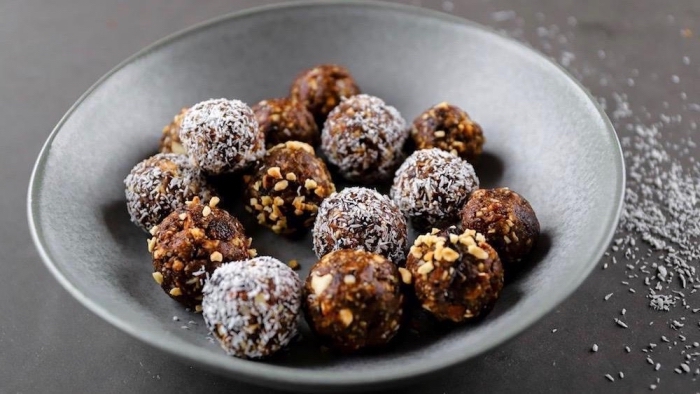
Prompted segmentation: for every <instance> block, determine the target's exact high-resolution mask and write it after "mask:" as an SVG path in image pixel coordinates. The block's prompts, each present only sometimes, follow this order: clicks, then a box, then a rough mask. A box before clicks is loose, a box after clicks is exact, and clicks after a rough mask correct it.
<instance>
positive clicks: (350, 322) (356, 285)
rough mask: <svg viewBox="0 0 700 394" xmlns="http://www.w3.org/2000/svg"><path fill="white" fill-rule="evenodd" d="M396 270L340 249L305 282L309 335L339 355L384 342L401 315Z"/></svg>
mask: <svg viewBox="0 0 700 394" xmlns="http://www.w3.org/2000/svg"><path fill="white" fill-rule="evenodd" d="M398 277H399V274H398V271H397V269H396V266H395V265H394V264H393V263H392V262H391V261H389V260H387V259H386V258H384V257H382V256H380V255H377V254H373V253H369V252H366V251H362V250H349V249H346V250H338V251H335V252H332V253H329V254H327V255H325V256H323V258H322V259H321V260H320V261H318V262H317V263H316V264H315V265H314V266H313V267H312V268H311V272H310V273H309V276H308V277H307V278H306V284H305V286H304V310H305V312H306V320H307V321H308V322H309V326H311V328H312V330H313V331H314V332H315V333H316V334H317V335H318V336H320V337H321V338H322V339H323V340H324V341H326V342H328V343H329V344H330V345H331V346H333V347H334V348H336V349H338V350H340V351H343V352H353V351H356V350H359V349H362V348H367V347H377V346H381V345H384V344H386V343H388V342H389V341H390V340H391V338H393V337H394V335H395V334H396V332H397V331H398V330H399V323H400V321H401V315H402V313H403V310H402V304H403V295H402V294H401V292H400V287H401V284H400V283H399V279H398Z"/></svg>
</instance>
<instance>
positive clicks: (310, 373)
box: [27, 0, 626, 388]
mask: <svg viewBox="0 0 700 394" xmlns="http://www.w3.org/2000/svg"><path fill="white" fill-rule="evenodd" d="M336 6H342V7H358V8H366V9H374V10H380V11H381V10H384V11H387V10H388V11H392V12H397V13H404V14H409V15H412V16H417V17H421V18H426V19H435V20H440V21H443V22H448V23H453V24H460V25H463V26H468V27H470V28H474V29H477V30H480V31H482V32H486V33H489V34H492V35H495V36H497V38H498V39H501V40H505V41H508V42H509V43H510V44H511V45H515V46H516V47H520V49H523V50H525V52H526V53H529V54H530V55H531V56H534V57H537V58H539V60H542V61H544V62H546V63H548V64H549V65H552V66H554V67H555V68H556V69H558V70H559V71H560V72H561V73H562V74H563V75H564V76H565V77H566V78H565V79H567V80H568V82H569V83H571V85H572V86H573V87H574V88H575V89H576V90H578V91H579V92H580V93H582V94H584V95H585V97H587V98H588V99H589V100H590V102H591V104H592V105H593V107H594V108H595V110H596V111H597V112H598V115H599V116H600V117H601V119H602V120H603V122H604V124H605V128H606V129H607V131H608V133H609V137H610V139H611V143H612V145H613V149H614V147H615V146H616V147H617V149H615V153H616V154H617V161H616V162H615V163H614V164H615V168H614V170H615V172H616V173H615V175H616V177H617V186H618V187H617V190H616V191H615V195H614V196H613V197H612V198H614V200H615V201H617V204H616V205H615V206H614V207H613V209H612V210H611V211H610V212H607V215H606V218H607V219H606V220H605V222H604V223H602V224H603V226H601V228H604V231H602V232H601V233H599V235H598V239H597V240H596V241H595V247H594V248H591V249H590V250H592V251H594V252H592V253H591V254H590V256H588V258H589V259H590V260H589V261H590V263H589V264H588V265H587V266H586V267H584V268H583V269H582V275H580V276H578V277H576V278H574V279H572V280H571V283H570V284H571V285H570V286H566V287H562V288H561V289H560V290H559V291H557V292H556V293H554V294H552V296H551V297H548V298H547V299H546V301H545V302H544V303H543V304H541V305H540V308H539V309H538V310H537V311H535V312H533V313H531V314H528V315H526V316H524V318H523V319H522V320H521V321H520V324H519V325H517V326H511V327H508V329H506V330H504V331H501V332H498V333H495V334H494V335H493V336H492V337H490V338H489V339H487V340H485V341H481V342H480V343H479V344H478V345H476V346H474V347H472V348H470V349H468V350H466V351H464V352H450V353H446V354H444V356H443V357H441V358H440V359H439V360H438V361H437V362H433V363H430V364H425V363H413V364H408V365H406V364H403V365H397V366H393V367H390V368H381V369H377V370H374V371H370V372H365V373H363V374H358V373H352V372H347V371H346V372H342V371H322V370H301V369H295V368H290V367H286V366H280V365H273V364H266V363H264V362H263V363H261V362H255V361H249V360H243V359H237V358H233V357H230V358H228V359H229V361H228V362H226V363H223V364H221V363H218V362H217V361H219V359H220V358H217V357H212V356H211V354H210V351H208V350H205V349H204V348H203V347H201V346H197V345H194V344H186V345H187V346H184V347H181V348H180V347H178V348H173V347H172V346H171V342H169V341H168V339H167V337H163V336H159V335H157V334H156V333H151V332H146V331H139V330H138V329H136V328H135V327H134V326H133V325H132V324H131V323H130V322H129V321H126V320H124V319H122V318H120V317H118V316H115V315H113V314H112V313H111V312H110V311H109V310H108V309H106V308H103V307H102V306H101V305H99V304H97V303H96V302H94V301H92V300H91V299H90V298H89V297H88V296H87V295H86V294H85V293H83V291H82V290H81V289H79V288H78V287H77V286H76V285H74V284H73V283H72V282H71V281H70V280H69V279H68V278H67V277H66V276H65V275H64V273H63V272H62V271H61V269H60V268H59V267H58V265H56V263H54V258H53V256H52V255H51V254H50V252H49V248H48V247H47V242H46V240H45V238H44V234H43V233H42V231H41V230H40V221H41V220H40V218H39V211H38V193H39V190H40V189H41V184H42V182H43V178H44V167H45V164H46V161H47V158H48V156H49V151H50V150H51V145H52V142H53V140H54V139H55V137H56V136H57V135H58V133H59V132H60V130H61V129H62V128H63V126H64V124H65V123H66V121H67V120H68V119H69V118H70V116H71V115H72V114H73V113H74V112H75V111H76V109H77V108H78V107H79V106H80V105H81V104H82V103H83V102H84V101H85V100H86V99H87V98H88V97H90V96H91V95H92V94H93V93H94V92H95V91H96V90H97V89H98V88H99V87H100V86H101V85H102V84H103V83H104V82H105V81H106V80H108V79H109V78H110V77H111V76H112V75H114V74H115V73H117V72H119V71H120V70H121V69H122V68H124V67H126V66H127V65H129V64H132V63H133V62H134V61H136V60H138V59H139V58H141V57H144V56H147V55H149V54H150V53H152V52H154V51H156V50H158V49H161V48H163V47H165V46H167V45H168V44H170V43H173V42H176V41H177V40H179V39H180V38H182V37H185V36H187V35H190V34H193V33H196V32H199V31H203V30H206V29H207V28H210V27H212V26H214V25H217V24H220V23H224V22H228V21H232V20H236V19H242V18H247V17H251V16H255V15H257V14H261V13H268V12H275V11H279V10H287V9H298V8H304V7H314V8H315V7H336ZM625 174H626V173H625V163H624V157H623V153H622V147H621V145H620V141H619V139H618V137H617V134H616V132H615V129H614V127H613V125H612V123H611V122H610V119H609V118H608V116H607V115H606V114H605V112H604V111H603V110H602V108H601V107H600V105H599V104H598V102H597V100H596V99H595V98H594V97H593V96H592V95H591V93H590V92H589V91H588V90H587V89H586V88H585V87H584V86H583V85H582V84H581V83H580V82H579V81H577V80H576V79H575V78H574V77H573V76H571V74H569V72H568V71H567V70H566V69H564V68H563V67H562V66H560V65H559V64H557V63H556V62H554V61H553V60H551V59H550V58H548V57H547V56H545V55H543V54H541V53H540V52H538V51H537V50H535V49H533V48H532V47H531V46H530V45H528V44H527V43H523V42H520V41H517V40H515V39H513V38H510V37H508V36H507V35H506V34H505V33H501V32H498V31H495V30H494V29H493V28H490V27H487V26H484V25H481V24H479V23H476V22H473V21H470V20H467V19H464V18H461V17H457V16H453V15H450V14H446V13H443V12H439V11H435V10H430V9H425V8H421V7H416V6H410V5H402V4H393V3H385V2H381V1H370V0H302V1H293V2H287V3H280V4H272V5H265V6H259V7H253V8H248V9H245V10H242V11H238V12H233V13H229V14H225V15H222V16H219V17H216V18H213V19H209V20H207V21H204V22H201V23H198V24H195V25H193V26H190V27H188V28H186V29H183V30H180V31H178V32H175V33H173V34H170V35H168V36H166V37H164V38H162V39H160V40H158V41H156V42H154V43H153V44H151V45H149V46H147V47H145V48H144V49H142V50H140V51H138V52H137V53H135V54H134V55H132V56H130V57H128V58H127V59H126V60H124V61H122V62H121V63H119V64H118V65H117V66H115V67H114V68H112V69H111V70H110V71H109V72H107V73H106V74H105V75H103V76H102V77H101V78H100V79H99V80H97V82H95V83H94V84H93V85H92V86H91V87H90V88H89V89H88V90H87V91H85V93H83V94H82V95H81V96H80V97H79V98H78V100H77V101H76V102H75V103H74V104H73V105H72V106H71V107H70V108H69V109H68V111H67V112H66V113H65V115H63V117H62V118H61V119H60V121H59V122H58V123H57V125H56V126H55V127H54V129H53V130H52V131H51V133H50V134H49V136H48V138H47V140H46V142H45V143H44V145H43V146H42V148H41V151H40V153H39V155H38V157H37V160H36V162H35V164H34V168H33V170H32V173H31V177H30V180H29V187H28V193H27V217H28V224H29V230H30V233H31V237H32V241H33V242H34V245H35V247H36V249H37V251H38V253H39V255H40V257H41V260H42V261H43V262H44V264H45V265H46V267H47V268H48V269H49V271H50V272H51V273H52V274H53V276H54V277H55V278H56V279H57V280H58V282H59V283H60V284H61V285H62V286H63V288H64V289H66V290H67V291H68V293H70V294H71V295H72V296H73V297H74V298H75V299H77V300H78V301H79V302H80V303H81V304H82V305H83V306H85V307H86V308H87V309H89V310H90V311H92V312H93V313H95V314H96V315H98V316H99V317H101V318H102V319H104V320H106V321H107V322H109V323H110V324H112V325H113V326H115V327H117V328H119V329H120V330H122V331H124V332H126V333H127V334H129V335H130V336H132V337H134V338H137V339H139V340H140V341H142V342H144V343H146V344H148V345H150V346H153V347H155V348H157V349H160V350H161V351H163V352H165V353H168V354H172V355H175V356H177V357H179V358H181V359H184V360H189V361H193V362H196V363H198V364H201V365H205V366H208V367H210V368H213V369H215V370H218V371H219V372H225V373H226V374H228V375H229V376H235V377H237V378H239V379H241V380H244V381H247V382H251V383H256V384H265V383H268V384H271V385H275V386H278V387H289V386H287V385H292V386H296V387H300V386H303V387H312V386H323V387H341V386H342V387H346V388H347V387H359V386H365V385H376V384H382V383H389V382H391V381H396V380H401V379H412V378H416V377H420V376H424V375H427V374H430V373H434V372H437V371H439V370H443V369H445V368H448V367H450V366H454V365H456V364H459V363H462V362H465V361H466V360H468V359H471V358H474V357H476V356H478V355H480V354H483V353H485V352H486V351H489V350H492V349H493V348H495V347H497V346H499V345H501V344H503V343H505V342H506V341H508V340H511V339H513V338H515V337H516V336H517V335H519V334H521V333H522V332H524V331H525V330H526V329H527V328H529V327H530V326H531V325H532V324H534V323H535V322H536V321H538V320H539V319H541V318H542V317H543V316H544V315H546V314H548V313H549V312H551V311H552V310H553V309H554V308H555V307H556V306H557V305H559V304H560V303H561V302H563V301H564V300H565V299H567V298H568V297H569V296H570V295H571V294H572V293H573V292H574V291H575V290H576V289H577V288H578V287H579V286H580V285H581V284H582V283H583V281H584V280H585V279H586V278H587V277H588V275H589V274H590V273H591V271H592V270H593V268H594V267H595V266H596V264H597V262H598V261H600V259H601V257H602V256H603V253H604V252H605V250H606V247H607V246H608V245H609V243H610V241H611V240H612V238H613V236H614V234H615V231H616V228H617V223H618V221H619V218H620V215H621V212H622V207H623V201H624V191H625V182H626V175H625ZM222 355H223V353H222Z"/></svg>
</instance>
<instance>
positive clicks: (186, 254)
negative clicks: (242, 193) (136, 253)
mask: <svg viewBox="0 0 700 394" xmlns="http://www.w3.org/2000/svg"><path fill="white" fill-rule="evenodd" d="M217 203H218V198H217V197H214V198H212V199H211V201H209V203H208V204H202V203H200V201H199V199H198V198H195V199H194V200H193V201H191V202H189V203H188V204H187V205H186V206H185V208H183V209H179V210H177V211H175V212H173V213H171V214H170V215H168V217H166V218H165V219H164V220H163V221H162V222H161V223H160V224H159V225H158V226H156V227H154V228H153V229H152V231H151V233H152V235H153V238H151V239H150V240H149V241H148V251H149V252H151V255H152V257H153V270H154V272H153V279H154V280H155V281H156V283H158V284H159V285H160V287H161V288H162V289H163V290H164V291H165V292H166V293H167V294H168V295H169V296H170V297H171V298H172V299H174V300H176V301H178V302H179V303H181V304H182V305H184V306H186V307H190V308H195V310H199V309H200V306H199V305H200V304H201V302H202V286H203V285H204V282H205V280H206V279H207V278H208V276H209V275H211V274H212V273H213V272H214V270H215V269H216V268H218V267H219V266H220V265H221V264H222V263H223V262H228V261H238V260H245V259H248V258H249V257H252V256H254V255H255V250H254V249H249V247H250V244H251V239H250V238H248V237H246V235H245V232H244V229H243V226H242V225H241V223H240V222H239V221H238V219H236V218H235V217H233V216H231V215H230V214H229V213H228V212H226V211H224V210H223V209H219V208H216V204H217Z"/></svg>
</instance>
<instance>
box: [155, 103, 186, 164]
mask: <svg viewBox="0 0 700 394" xmlns="http://www.w3.org/2000/svg"><path fill="white" fill-rule="evenodd" d="M188 110H189V108H187V107H185V108H183V109H181V110H180V112H178V114H177V115H175V117H174V118H173V120H172V122H170V124H168V125H167V126H165V127H163V132H162V134H161V136H160V144H159V146H158V150H159V151H160V152H162V153H177V154H180V155H186V154H187V151H186V150H185V147H183V146H182V141H180V128H181V127H182V120H183V119H185V114H186V113H187V111H188Z"/></svg>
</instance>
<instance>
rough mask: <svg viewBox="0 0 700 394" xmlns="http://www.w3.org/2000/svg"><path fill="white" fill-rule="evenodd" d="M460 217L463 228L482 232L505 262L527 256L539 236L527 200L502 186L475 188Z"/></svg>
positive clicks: (537, 224) (517, 260) (516, 261)
mask: <svg viewBox="0 0 700 394" xmlns="http://www.w3.org/2000/svg"><path fill="white" fill-rule="evenodd" d="M461 216H462V227H463V228H469V229H472V230H475V231H478V232H480V233H482V234H484V236H485V237H486V242H488V243H489V244H490V245H491V246H493V248H494V249H496V251H497V252H498V256H499V257H500V258H501V261H503V264H506V265H509V264H514V263H518V262H520V261H521V260H522V259H523V258H524V257H526V256H527V255H528V253H530V251H531V250H532V247H533V246H534V244H535V242H536V241H537V238H538V237H539V235H540V223H539V221H537V216H535V211H533V210H532V207H531V206H530V203H529V202H527V200H526V199H524V198H523V197H522V196H520V195H519V194H518V193H516V192H514V191H511V190H510V189H508V188H505V187H503V188H498V189H479V190H477V191H475V192H474V193H472V196H471V198H470V199H469V201H468V202H467V204H466V205H465V206H464V208H463V209H462V212H461Z"/></svg>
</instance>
